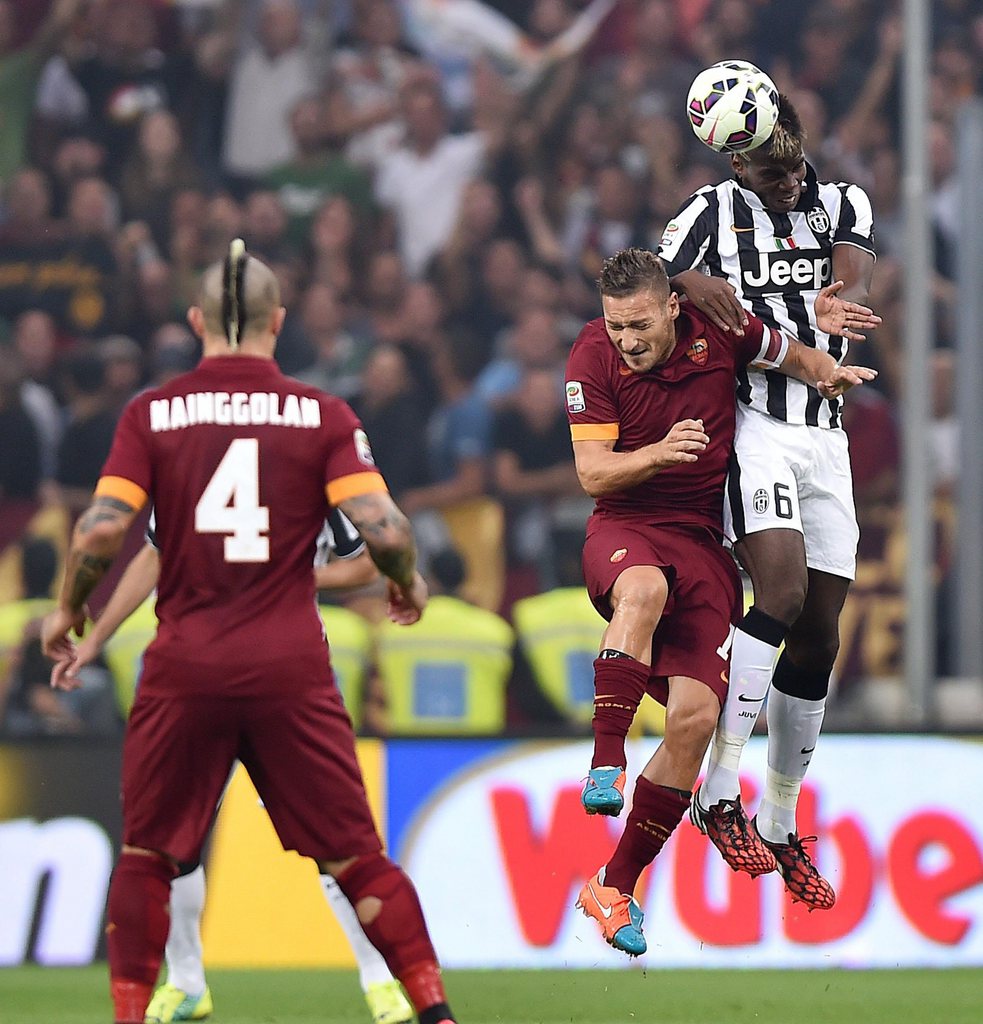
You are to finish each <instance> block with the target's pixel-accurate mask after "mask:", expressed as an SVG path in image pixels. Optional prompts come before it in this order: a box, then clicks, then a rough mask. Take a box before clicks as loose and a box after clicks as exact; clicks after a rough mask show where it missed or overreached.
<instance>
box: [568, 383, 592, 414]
mask: <svg viewBox="0 0 983 1024" xmlns="http://www.w3.org/2000/svg"><path fill="white" fill-rule="evenodd" d="M566 390H567V408H568V409H569V410H570V411H571V412H583V411H584V410H585V409H586V408H587V403H586V402H585V401H584V385H583V384H581V383H580V381H579V380H568V381H567V388H566Z"/></svg>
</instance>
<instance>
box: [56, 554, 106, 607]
mask: <svg viewBox="0 0 983 1024" xmlns="http://www.w3.org/2000/svg"><path fill="white" fill-rule="evenodd" d="M72 561H73V562H74V564H73V565H72V566H71V567H70V568H69V570H68V574H67V575H68V579H67V584H68V603H69V606H70V607H71V608H72V610H73V611H80V610H81V609H82V605H84V604H85V602H86V600H87V598H88V596H89V594H91V593H92V591H93V590H95V588H96V584H97V583H98V582H99V581H100V580H101V579H102V578H103V576H105V575H106V572H107V571H108V569H109V567H110V566H111V565H112V564H113V560H112V559H111V558H100V557H99V556H98V555H87V554H84V553H82V554H78V555H77V556H75V558H73V560H72Z"/></svg>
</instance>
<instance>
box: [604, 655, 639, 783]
mask: <svg viewBox="0 0 983 1024" xmlns="http://www.w3.org/2000/svg"><path fill="white" fill-rule="evenodd" d="M648 678H649V667H648V665H643V664H642V663H641V662H640V661H636V660H635V659H634V658H630V657H628V656H627V655H623V656H621V657H616V658H610V657H608V658H605V657H599V658H595V659H594V719H593V721H592V722H591V725H592V727H593V729H594V757H593V759H592V760H591V763H590V766H591V768H600V767H602V766H604V765H612V766H613V767H616V768H624V767H625V765H626V764H627V763H628V761H627V759H626V757H625V737H626V736H627V735H628V729H629V727H630V726H631V723H632V720H633V719H634V717H635V712H636V711H637V710H638V704H639V701H641V699H642V697H643V695H644V694H645V684H646V683H647V682H648Z"/></svg>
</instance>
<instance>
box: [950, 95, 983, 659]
mask: <svg viewBox="0 0 983 1024" xmlns="http://www.w3.org/2000/svg"><path fill="white" fill-rule="evenodd" d="M956 147H957V158H958V160H957V166H958V170H959V209H960V211H961V213H962V216H963V217H964V220H963V223H964V224H966V225H967V226H968V229H967V230H966V231H962V232H960V235H959V251H958V286H959V287H958V309H959V321H958V323H957V325H956V351H957V363H956V365H957V366H958V368H959V372H958V373H957V375H956V411H957V413H958V419H959V431H960V451H959V479H958V482H957V485H956V498H957V501H958V505H957V510H956V511H957V516H958V530H957V540H956V550H957V551H958V552H959V559H958V561H957V562H956V566H955V573H956V580H955V582H956V608H955V615H956V649H955V651H954V654H955V666H956V671H957V672H958V673H959V675H960V676H964V677H973V678H976V679H983V459H981V458H980V453H979V452H978V451H977V450H976V443H977V439H978V438H981V437H983V403H981V400H980V399H981V396H983V351H981V341H983V231H981V230H980V227H979V226H980V225H981V224H983V197H981V196H980V187H979V176H980V168H983V100H979V99H975V100H973V101H972V102H969V103H966V104H965V105H964V106H963V107H962V108H961V109H960V111H959V116H958V119H957V122H956Z"/></svg>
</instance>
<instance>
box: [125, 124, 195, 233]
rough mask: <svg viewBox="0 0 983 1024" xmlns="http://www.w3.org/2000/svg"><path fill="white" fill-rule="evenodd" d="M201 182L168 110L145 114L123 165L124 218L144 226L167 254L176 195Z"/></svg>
mask: <svg viewBox="0 0 983 1024" xmlns="http://www.w3.org/2000/svg"><path fill="white" fill-rule="evenodd" d="M201 183H202V176H201V174H200V172H199V171H198V169H197V168H196V167H195V165H194V163H193V162H192V160H191V157H190V155H189V154H188V151H187V149H186V148H185V147H184V146H183V144H182V140H181V127H180V125H179V123H178V120H177V118H176V117H175V116H174V114H172V113H171V112H170V111H168V110H154V111H151V112H149V113H147V114H144V116H143V118H142V120H141V121H140V128H139V132H138V135H137V140H136V146H135V147H134V149H133V150H132V152H131V154H130V156H129V158H128V159H127V160H126V163H125V164H124V165H123V172H122V181H121V184H120V198H121V201H122V206H123V214H124V217H125V218H126V219H127V220H139V221H143V222H144V223H145V224H147V226H148V227H149V228H150V233H151V235H152V236H153V240H154V242H155V243H156V245H157V247H158V249H160V250H161V251H162V252H166V251H167V248H168V243H169V240H170V239H169V226H170V224H169V222H170V212H171V204H172V203H173V201H174V197H175V195H176V194H177V193H178V192H180V191H182V190H184V189H195V188H198V187H199V186H200V185H201Z"/></svg>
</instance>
